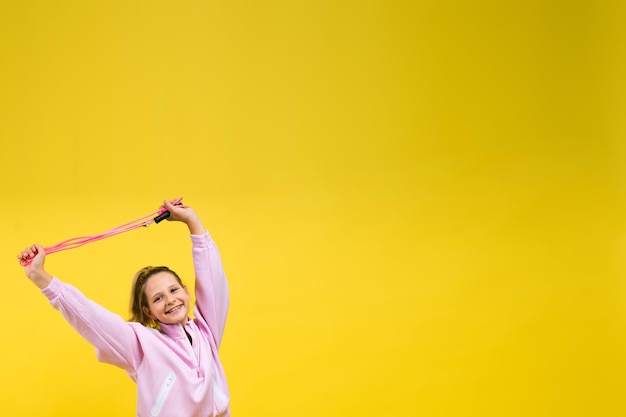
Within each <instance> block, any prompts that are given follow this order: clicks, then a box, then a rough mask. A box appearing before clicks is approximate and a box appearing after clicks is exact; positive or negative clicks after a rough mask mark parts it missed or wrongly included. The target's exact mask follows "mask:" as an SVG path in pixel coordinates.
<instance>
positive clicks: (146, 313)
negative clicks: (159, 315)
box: [141, 307, 154, 320]
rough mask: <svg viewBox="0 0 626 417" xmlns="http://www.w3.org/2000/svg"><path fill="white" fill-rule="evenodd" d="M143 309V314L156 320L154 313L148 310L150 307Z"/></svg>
mask: <svg viewBox="0 0 626 417" xmlns="http://www.w3.org/2000/svg"><path fill="white" fill-rule="evenodd" d="M141 309H142V310H143V314H145V315H146V316H148V317H150V318H151V319H152V320H154V314H152V312H151V311H150V310H149V309H148V307H141Z"/></svg>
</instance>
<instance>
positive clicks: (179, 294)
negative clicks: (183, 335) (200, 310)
mask: <svg viewBox="0 0 626 417" xmlns="http://www.w3.org/2000/svg"><path fill="white" fill-rule="evenodd" d="M144 291H145V294H146V298H147V301H148V307H143V311H144V313H145V314H146V315H148V316H149V317H150V318H152V319H153V320H156V321H159V322H161V323H165V324H179V323H185V322H186V321H187V314H188V313H189V300H190V297H189V291H187V288H186V287H184V286H183V285H181V284H180V282H178V280H177V279H176V277H175V276H174V275H173V274H172V273H170V272H158V273H156V274H154V275H152V276H151V277H150V278H149V279H148V282H146V286H145V289H144Z"/></svg>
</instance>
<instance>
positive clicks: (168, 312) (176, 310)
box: [165, 304, 183, 314]
mask: <svg viewBox="0 0 626 417" xmlns="http://www.w3.org/2000/svg"><path fill="white" fill-rule="evenodd" d="M182 308H183V305H182V304H180V305H177V306H176V307H172V308H170V309H169V310H167V311H166V312H165V314H171V313H177V312H179V311H180V309H182Z"/></svg>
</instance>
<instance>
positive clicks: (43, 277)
mask: <svg viewBox="0 0 626 417" xmlns="http://www.w3.org/2000/svg"><path fill="white" fill-rule="evenodd" d="M17 258H18V259H20V260H24V259H30V260H31V262H30V264H28V265H26V266H24V273H25V274H26V276H27V277H28V279H30V280H31V281H32V282H33V283H34V284H35V285H37V286H38V287H39V288H45V287H47V286H48V284H49V283H50V281H51V280H52V276H51V275H50V274H48V273H47V272H46V271H45V269H44V263H45V261H46V252H45V250H44V248H43V246H41V245H38V244H34V245H32V246H29V247H27V248H25V249H24V250H22V251H21V252H20V254H19V255H18V256H17Z"/></svg>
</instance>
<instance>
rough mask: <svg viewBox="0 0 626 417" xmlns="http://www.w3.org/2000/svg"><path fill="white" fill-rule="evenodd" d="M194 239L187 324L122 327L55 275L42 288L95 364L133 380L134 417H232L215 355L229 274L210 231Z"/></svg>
mask: <svg viewBox="0 0 626 417" xmlns="http://www.w3.org/2000/svg"><path fill="white" fill-rule="evenodd" d="M191 241H192V253H193V262H194V268H195V274H196V286H195V291H196V305H195V306H194V316H195V318H194V319H190V320H188V321H187V322H186V323H185V324H184V325H182V324H180V325H161V329H162V331H161V332H159V331H157V330H154V329H150V328H147V327H145V326H143V325H142V324H140V323H132V322H126V321H125V320H124V319H122V318H121V317H120V316H118V315H117V314H114V313H112V312H110V311H108V310H107V309H105V308H103V307H102V306H100V305H98V304H97V303H95V302H93V301H91V300H89V299H88V298H87V297H85V296H84V295H83V294H82V293H81V292H80V291H79V290H78V289H76V288H75V287H73V286H72V285H69V284H65V283H63V282H61V281H60V280H58V279H57V278H56V277H55V278H53V280H52V282H51V283H50V284H49V285H48V286H47V287H46V288H44V289H43V290H42V293H43V294H44V295H45V296H46V297H48V299H49V300H50V302H51V304H52V305H53V306H54V307H55V308H56V309H58V310H59V311H60V312H61V314H62V315H63V316H64V317H65V319H66V320H67V321H68V322H69V323H70V324H71V325H72V326H73V327H74V328H75V329H76V330H77V331H78V332H79V333H80V334H81V335H82V336H83V337H84V338H85V339H86V340H87V341H88V342H89V343H91V344H92V345H93V346H95V348H96V355H97V358H98V360H100V361H102V362H105V363H109V364H112V365H115V366H118V367H120V368H122V369H124V370H125V371H126V372H127V373H128V375H129V376H130V377H131V378H132V379H133V381H135V382H136V383H137V416H138V417H148V416H152V417H156V416H166V417H171V416H176V417H207V416H220V417H226V416H229V415H230V408H229V403H230V394H229V391H228V385H227V382H226V376H225V373H224V369H223V368H222V365H221V362H220V359H219V357H218V349H219V346H220V343H221V341H222V336H223V334H224V327H225V324H226V316H227V313H228V305H229V291H228V284H227V281H226V275H225V274H224V270H223V267H222V262H221V259H220V255H219V252H218V250H217V247H216V245H215V242H214V241H213V240H212V239H211V236H210V235H209V233H208V232H207V233H205V234H204V235H191ZM183 326H184V328H183ZM185 330H186V331H187V333H189V334H190V335H191V337H192V340H193V345H192V344H190V343H189V340H188V338H187V336H186V334H185Z"/></svg>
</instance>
